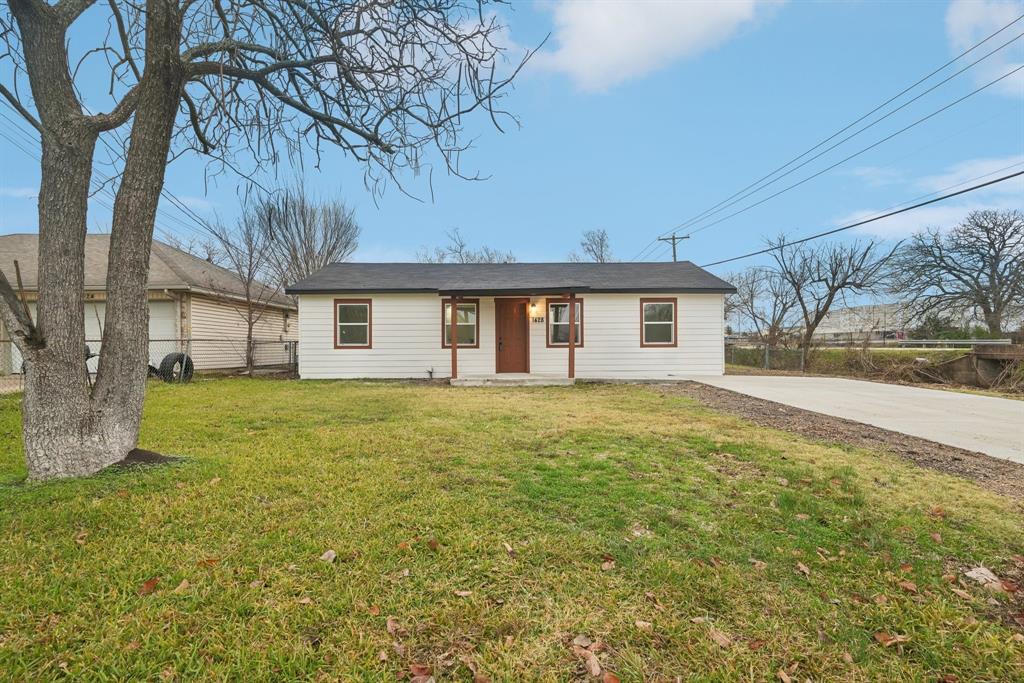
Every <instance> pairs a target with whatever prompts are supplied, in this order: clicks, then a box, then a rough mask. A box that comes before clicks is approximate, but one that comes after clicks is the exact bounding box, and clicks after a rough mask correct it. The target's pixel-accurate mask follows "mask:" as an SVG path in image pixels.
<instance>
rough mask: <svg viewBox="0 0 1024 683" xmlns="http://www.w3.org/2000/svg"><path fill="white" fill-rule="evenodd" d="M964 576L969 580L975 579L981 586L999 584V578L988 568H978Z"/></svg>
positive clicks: (965, 573)
mask: <svg viewBox="0 0 1024 683" xmlns="http://www.w3.org/2000/svg"><path fill="white" fill-rule="evenodd" d="M964 575H965V576H966V577H967V578H969V579H974V580H975V581H977V582H978V583H980V584H986V583H998V582H999V577H998V576H996V575H995V574H993V573H992V570H991V569H989V568H988V567H983V566H978V567H975V568H973V569H970V570H968V571H966V572H964Z"/></svg>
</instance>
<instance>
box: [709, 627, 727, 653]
mask: <svg viewBox="0 0 1024 683" xmlns="http://www.w3.org/2000/svg"><path fill="white" fill-rule="evenodd" d="M708 635H710V636H711V640H713V641H715V642H716V643H718V646H719V647H725V648H727V647H730V646H731V645H732V638H730V637H729V636H727V635H725V634H724V633H722V632H721V631H719V630H717V629H716V628H714V627H712V628H711V630H710V631H709V632H708Z"/></svg>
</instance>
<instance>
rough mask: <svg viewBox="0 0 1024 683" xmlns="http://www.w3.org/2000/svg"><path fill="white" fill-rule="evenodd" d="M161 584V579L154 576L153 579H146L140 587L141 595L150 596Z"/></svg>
mask: <svg viewBox="0 0 1024 683" xmlns="http://www.w3.org/2000/svg"><path fill="white" fill-rule="evenodd" d="M158 583H160V579H159V577H156V576H154V577H153V578H151V579H146V580H145V581H144V582H143V583H142V585H141V586H139V595H149V594H150V593H152V592H153V591H155V590H156V585H157V584H158Z"/></svg>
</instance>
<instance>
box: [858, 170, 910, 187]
mask: <svg viewBox="0 0 1024 683" xmlns="http://www.w3.org/2000/svg"><path fill="white" fill-rule="evenodd" d="M848 173H849V175H852V176H853V177H854V178H858V179H860V180H862V181H864V184H866V185H867V186H868V187H884V186H885V185H896V184H898V183H902V182H903V181H904V176H903V171H900V170H899V169H896V168H890V167H888V166H858V167H856V168H851V169H850V170H849V171H848Z"/></svg>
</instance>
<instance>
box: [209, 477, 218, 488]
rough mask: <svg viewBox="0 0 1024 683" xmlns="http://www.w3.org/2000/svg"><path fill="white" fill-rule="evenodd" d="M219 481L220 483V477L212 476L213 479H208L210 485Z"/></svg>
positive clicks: (214, 484)
mask: <svg viewBox="0 0 1024 683" xmlns="http://www.w3.org/2000/svg"><path fill="white" fill-rule="evenodd" d="M219 483H220V477H214V478H213V479H211V480H210V485H211V486H216V485H217V484H219Z"/></svg>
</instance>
